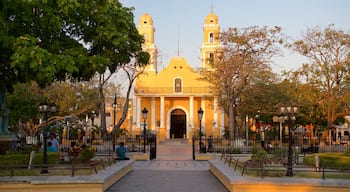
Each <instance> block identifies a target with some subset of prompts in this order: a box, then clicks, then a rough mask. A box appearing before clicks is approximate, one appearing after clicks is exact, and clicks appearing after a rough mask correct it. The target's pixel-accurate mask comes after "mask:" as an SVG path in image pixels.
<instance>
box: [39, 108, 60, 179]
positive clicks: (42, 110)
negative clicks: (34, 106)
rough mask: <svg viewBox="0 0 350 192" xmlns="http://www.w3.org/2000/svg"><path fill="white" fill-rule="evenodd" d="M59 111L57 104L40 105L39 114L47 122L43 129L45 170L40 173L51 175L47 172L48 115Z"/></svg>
mask: <svg viewBox="0 0 350 192" xmlns="http://www.w3.org/2000/svg"><path fill="white" fill-rule="evenodd" d="M56 111H57V106H56V105H55V104H51V105H48V104H46V103H40V104H39V112H40V113H41V115H42V116H43V117H44V120H45V127H44V129H43V135H44V154H43V165H45V166H44V167H43V169H42V170H41V171H40V173H49V171H48V170H47V126H48V113H54V112H56Z"/></svg>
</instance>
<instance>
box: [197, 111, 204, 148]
mask: <svg viewBox="0 0 350 192" xmlns="http://www.w3.org/2000/svg"><path fill="white" fill-rule="evenodd" d="M203 113H204V111H203V109H202V108H199V110H198V119H199V153H201V152H202V118H203Z"/></svg>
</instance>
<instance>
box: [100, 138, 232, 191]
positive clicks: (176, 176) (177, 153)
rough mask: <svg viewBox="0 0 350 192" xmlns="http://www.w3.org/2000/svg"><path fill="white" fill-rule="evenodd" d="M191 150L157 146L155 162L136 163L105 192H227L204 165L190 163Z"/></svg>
mask: <svg viewBox="0 0 350 192" xmlns="http://www.w3.org/2000/svg"><path fill="white" fill-rule="evenodd" d="M191 147H192V146H191V145H188V144H180V143H172V144H161V145H158V146H157V160H152V161H136V162H134V164H133V168H134V170H133V171H132V172H131V173H130V174H128V175H127V176H125V177H124V178H123V179H121V180H120V181H119V182H117V183H115V184H114V185H113V186H112V187H111V188H110V189H109V190H108V191H107V192H124V191H128V192H129V191H130V192H134V191H135V192H136V191H137V192H164V191H167V192H179V191H181V192H203V191H215V192H227V191H228V190H227V189H226V188H225V187H224V186H223V185H222V184H221V183H220V181H219V180H217V178H216V177H215V176H214V175H212V174H211V173H210V172H209V164H208V162H207V161H192V148H191Z"/></svg>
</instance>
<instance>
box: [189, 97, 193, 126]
mask: <svg viewBox="0 0 350 192" xmlns="http://www.w3.org/2000/svg"><path fill="white" fill-rule="evenodd" d="M193 109H194V108H193V96H190V117H189V120H190V128H191V129H194V118H193Z"/></svg>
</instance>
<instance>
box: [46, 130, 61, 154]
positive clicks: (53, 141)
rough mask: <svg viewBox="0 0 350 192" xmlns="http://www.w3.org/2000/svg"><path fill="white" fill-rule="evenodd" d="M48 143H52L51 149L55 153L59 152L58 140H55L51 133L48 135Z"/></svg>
mask: <svg viewBox="0 0 350 192" xmlns="http://www.w3.org/2000/svg"><path fill="white" fill-rule="evenodd" d="M49 142H51V143H52V147H53V148H55V149H56V151H59V150H58V149H59V146H60V144H59V142H58V140H57V139H56V137H55V134H53V133H51V134H50V138H49V139H48V140H47V143H49Z"/></svg>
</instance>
